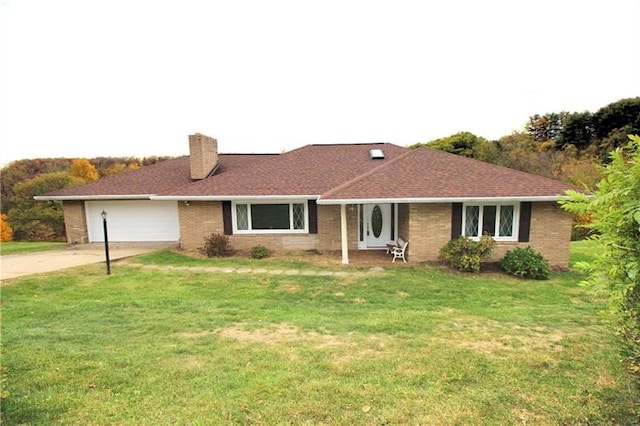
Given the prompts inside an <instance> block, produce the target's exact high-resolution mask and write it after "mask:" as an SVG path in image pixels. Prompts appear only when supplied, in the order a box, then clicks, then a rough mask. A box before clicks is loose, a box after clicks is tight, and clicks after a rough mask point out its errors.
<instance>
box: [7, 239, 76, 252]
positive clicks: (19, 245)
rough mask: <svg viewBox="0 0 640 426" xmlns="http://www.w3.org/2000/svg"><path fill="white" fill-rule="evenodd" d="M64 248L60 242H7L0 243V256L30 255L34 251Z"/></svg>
mask: <svg viewBox="0 0 640 426" xmlns="http://www.w3.org/2000/svg"><path fill="white" fill-rule="evenodd" d="M64 246H66V243H61V242H46V241H43V242H31V241H8V242H2V243H0V255H4V254H17V253H32V252H36V251H44V250H53V249H57V248H63V247H64Z"/></svg>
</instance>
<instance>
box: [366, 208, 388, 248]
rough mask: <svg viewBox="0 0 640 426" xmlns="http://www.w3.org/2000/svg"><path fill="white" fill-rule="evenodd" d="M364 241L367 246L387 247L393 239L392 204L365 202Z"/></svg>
mask: <svg viewBox="0 0 640 426" xmlns="http://www.w3.org/2000/svg"><path fill="white" fill-rule="evenodd" d="M362 209H363V210H362V211H363V215H362V216H363V222H364V223H363V229H362V232H363V233H364V238H363V240H364V242H365V243H366V246H367V248H382V247H386V245H387V243H388V242H389V241H390V240H391V228H392V226H393V223H391V204H363V205H362Z"/></svg>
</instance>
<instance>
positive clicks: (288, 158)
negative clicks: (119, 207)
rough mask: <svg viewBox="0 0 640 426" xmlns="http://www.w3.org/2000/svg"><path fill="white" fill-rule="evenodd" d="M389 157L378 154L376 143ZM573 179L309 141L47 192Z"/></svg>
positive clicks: (333, 197)
mask: <svg viewBox="0 0 640 426" xmlns="http://www.w3.org/2000/svg"><path fill="white" fill-rule="evenodd" d="M374 148H377V149H381V150H382V151H383V152H384V155H385V158H384V159H383V160H372V159H371V158H370V157H369V150H370V149H374ZM567 189H579V188H576V187H573V186H571V185H569V184H566V183H563V182H560V181H557V180H553V179H548V178H544V177H541V176H536V175H532V174H528V173H523V172H519V171H515V170H512V169H508V168H505V167H500V166H496V165H493V164H488V163H484V162H480V161H477V160H473V159H469V158H465V157H460V156H456V155H453V154H448V153H445V152H442V151H437V150H433V149H430V148H426V147H423V148H420V149H416V150H412V149H408V148H404V147H401V146H398V145H393V144H389V143H377V144H349V145H307V146H304V147H302V148H299V149H296V150H293V151H290V152H287V153H284V154H220V155H219V167H218V169H217V170H216V172H215V174H214V175H213V176H210V177H208V178H206V179H203V180H199V181H192V180H191V179H190V176H189V157H180V158H175V159H171V160H166V161H163V162H160V163H156V164H154V165H151V166H146V167H142V168H140V169H138V170H134V171H131V172H125V173H121V174H118V175H114V176H109V177H106V178H103V179H99V180H97V181H95V182H91V183H88V184H85V185H81V186H76V187H71V188H65V189H62V190H60V191H56V192H52V193H49V194H47V195H46V196H45V197H42V198H44V199H47V198H48V197H51V198H52V199H69V198H71V199H91V198H118V197H121V198H150V197H151V198H154V199H162V198H164V199H178V200H188V199H229V198H233V197H247V198H259V197H278V196H282V197H295V196H306V197H319V201H318V202H319V203H325V204H335V203H340V202H347V203H348V202H358V201H366V200H389V201H392V200H396V202H401V200H405V201H411V200H414V201H420V200H422V201H438V200H447V199H464V200H470V199H482V198H505V197H513V198H520V199H527V198H530V199H536V198H555V197H556V196H557V195H559V194H563V193H564V191H565V190H567Z"/></svg>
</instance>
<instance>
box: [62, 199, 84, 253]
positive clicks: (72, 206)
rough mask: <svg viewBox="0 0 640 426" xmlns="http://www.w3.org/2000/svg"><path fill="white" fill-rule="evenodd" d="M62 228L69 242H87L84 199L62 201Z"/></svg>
mask: <svg viewBox="0 0 640 426" xmlns="http://www.w3.org/2000/svg"><path fill="white" fill-rule="evenodd" d="M62 208H63V211H64V228H65V232H66V234H67V242H68V243H69V244H85V243H88V242H89V234H88V231H87V217H86V213H85V209H84V201H63V202H62Z"/></svg>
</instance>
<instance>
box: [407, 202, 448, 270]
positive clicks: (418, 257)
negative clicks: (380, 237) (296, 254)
mask: <svg viewBox="0 0 640 426" xmlns="http://www.w3.org/2000/svg"><path fill="white" fill-rule="evenodd" d="M405 208H406V209H407V210H408V232H405V233H406V234H407V235H408V237H406V238H407V240H408V241H409V246H408V247H407V248H408V250H409V251H408V253H409V259H411V261H415V262H424V261H431V260H437V259H438V257H439V256H440V248H442V246H444V245H445V244H446V243H447V242H448V241H449V240H450V239H451V204H409V205H407V206H406V207H404V206H403V207H402V208H401V209H400V211H402V210H403V209H405ZM399 216H400V218H402V217H403V215H402V214H399ZM401 235H403V234H401Z"/></svg>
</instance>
